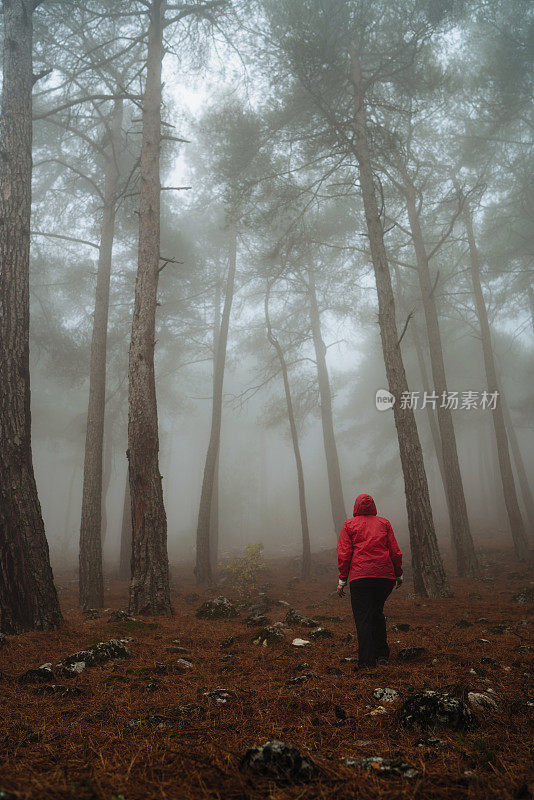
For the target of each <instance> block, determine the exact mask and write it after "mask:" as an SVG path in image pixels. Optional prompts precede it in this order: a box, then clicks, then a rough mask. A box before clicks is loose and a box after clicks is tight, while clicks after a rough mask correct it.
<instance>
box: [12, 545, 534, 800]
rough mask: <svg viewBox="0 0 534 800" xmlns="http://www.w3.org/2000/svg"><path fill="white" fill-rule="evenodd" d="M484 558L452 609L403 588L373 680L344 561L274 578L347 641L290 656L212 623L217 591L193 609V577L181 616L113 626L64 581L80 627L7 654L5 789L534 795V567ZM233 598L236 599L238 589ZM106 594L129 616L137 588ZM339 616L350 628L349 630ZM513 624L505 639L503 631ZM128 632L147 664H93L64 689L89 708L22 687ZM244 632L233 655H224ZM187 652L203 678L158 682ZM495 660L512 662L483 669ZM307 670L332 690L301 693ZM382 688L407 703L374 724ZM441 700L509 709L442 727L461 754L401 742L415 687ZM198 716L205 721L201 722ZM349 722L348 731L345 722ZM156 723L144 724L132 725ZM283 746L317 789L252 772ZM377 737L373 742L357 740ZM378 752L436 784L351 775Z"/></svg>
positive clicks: (57, 793)
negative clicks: (247, 762)
mask: <svg viewBox="0 0 534 800" xmlns="http://www.w3.org/2000/svg"><path fill="white" fill-rule="evenodd" d="M485 560H486V567H485V571H484V578H483V580H477V581H472V580H468V579H452V585H453V589H454V598H452V599H449V600H422V599H420V598H416V597H414V596H413V594H412V591H413V589H412V585H411V581H410V580H407V581H406V582H405V585H404V586H403V587H402V589H400V590H398V591H397V590H396V591H394V592H393V594H392V596H391V598H390V600H389V601H388V604H387V607H386V611H387V620H388V632H389V641H390V646H391V650H392V658H391V661H390V663H389V664H388V665H387V666H382V667H377V668H376V669H374V670H366V671H365V672H363V673H362V672H359V673H354V672H353V664H351V663H347V662H343V661H342V659H343V658H344V657H348V656H354V655H356V645H355V644H350V643H344V642H343V641H342V638H343V637H345V636H346V634H347V633H349V632H354V624H353V621H352V617H351V613H350V605H349V601H348V599H347V598H345V599H343V600H340V599H339V598H337V597H335V596H332V591H333V589H334V588H335V583H336V571H335V561H334V559H333V554H332V553H323V554H321V556H319V557H317V559H316V561H317V562H318V563H317V564H316V574H317V577H316V578H315V579H314V580H313V581H311V582H309V583H302V582H291V577H292V575H293V573H292V571H291V567H290V565H288V564H287V563H285V564H284V563H281V562H280V563H274V562H271V563H270V564H269V568H268V571H267V574H266V575H265V577H264V578H263V579H262V580H264V581H265V582H266V583H268V584H270V585H269V587H268V589H267V592H268V595H269V596H270V597H271V598H272V599H273V600H275V601H276V600H279V599H281V600H285V601H287V602H289V603H290V605H291V606H292V607H295V608H297V609H299V610H301V611H303V612H304V613H306V614H308V615H309V616H312V617H315V618H317V617H319V619H320V621H321V624H322V625H324V626H326V627H328V628H329V629H331V630H332V632H333V634H334V636H333V638H330V639H324V640H319V641H316V642H313V643H312V644H311V645H309V646H307V647H305V648H301V649H297V648H294V647H292V646H291V641H292V639H293V637H302V638H308V636H307V634H309V630H308V631H307V630H306V629H305V628H297V627H296V626H295V627H293V628H292V630H291V633H290V634H287V636H286V641H285V643H282V644H280V645H277V646H274V647H269V648H264V647H261V646H258V645H255V644H253V643H252V638H253V635H254V631H253V629H251V628H249V627H247V626H246V625H245V622H244V617H245V615H242V616H241V618H238V619H234V620H222V621H204V620H198V619H197V618H196V616H195V610H196V608H197V606H198V605H199V604H200V602H201V601H202V600H204V599H205V593H204V592H200V593H199V594H200V599H199V600H197V601H193V600H192V599H191V598H189V599H187V597H186V596H187V595H188V594H189V593H192V592H197V591H198V590H197V589H196V587H195V585H194V582H193V579H192V576H191V568H190V567H189V566H188V567H187V568H186V567H182V568H176V569H174V570H173V583H174V586H175V587H177V589H176V590H174V591H173V604H174V611H175V613H174V616H173V617H172V618H169V619H161V618H158V619H151V618H145V619H143V620H142V621H140V622H138V623H111V622H108V617H109V613H102V614H101V615H100V617H99V618H98V619H89V620H87V619H85V618H84V616H83V615H82V614H81V613H80V612H79V611H78V609H77V608H76V597H77V587H76V583H75V582H74V581H73V580H72V579H73V577H74V576H73V575H67V574H65V575H61V574H59V575H58V576H57V582H58V584H59V586H60V593H61V601H62V608H63V610H64V613H65V619H66V624H65V626H64V627H63V629H62V630H60V631H58V632H55V633H30V634H26V635H23V636H18V637H15V636H13V637H10V638H9V641H8V642H7V644H6V645H5V646H4V647H3V648H2V650H0V671H1V672H0V797H2V794H1V791H2V790H3V791H4V792H12V793H14V795H15V797H20V798H35V800H38V799H42V798H84V800H89V799H92V800H112V798H124V800H135V799H136V798H186V797H187V798H195V800H196V799H197V798H234V799H235V800H238V798H239V799H241V798H248V797H251V798H254V797H269V798H277V799H278V798H295V799H296V798H327V797H328V798H331V797H333V798H354V797H359V798H362V800H366V799H367V798H375V797H380V798H396V797H410V798H412V797H413V798H426V797H433V798H443V799H444V798H464V797H465V798H472V800H478V799H480V800H482V798H498V799H499V800H507V799H508V798H510V799H511V798H518V799H519V800H521V799H524V800H526V799H527V798H531V797H532V796H533V795H534V777H533V771H532V740H533V735H534V724H533V722H534V715H533V711H534V705H533V704H534V683H533V672H534V666H533V658H534V653H533V652H532V651H528V650H526V649H525V647H524V645H528V644H530V645H532V644H533V642H532V635H531V629H532V611H533V607H532V605H528V604H519V603H517V602H516V601H514V600H513V599H512V597H513V595H514V594H515V593H516V592H517V591H518V590H519V589H520V588H522V587H524V586H528V585H530V586H532V583H530V584H529V581H530V582H531V581H532V572H531V569H530V568H529V567H528V566H527V565H519V564H517V563H514V562H513V561H512V558H511V556H510V554H509V553H505V552H501V551H499V550H497V549H492V550H488V551H486V559H485ZM178 589H179V591H178ZM218 593H224V594H227V595H228V596H230V597H231V591H229V590H226V591H223V590H219V591H217V592H215V594H218ZM106 597H107V601H106V602H107V604H108V606H109V608H110V609H117V608H124V607H125V605H126V586H125V584H124V583H120V582H118V581H112V582H111V583H109V584H108V590H107V595H106ZM286 611H287V608H284V607H282V606H279V605H274V606H273V607H272V609H271V610H270V611H269V614H268V615H269V617H271V618H272V619H273V621H278V620H283V619H284V616H285V613H286ZM339 616H342V617H343V618H344V619H343V620H342V621H337V620H336V619H335V618H336V617H339ZM328 617H333V618H334V619H327V618H328ZM321 618H323V619H321ZM480 618H487V619H488V620H489V623H488V622H477V620H478V619H480ZM395 623H408V624H409V626H410V627H409V630H407V631H397V630H395V629H394V628H393V625H394V624H395ZM458 623H460V625H459V626H458ZM502 623H504V632H499V631H500V630H501V629H500V628H499V627H497V628H494V627H493V626H495V625H497V626H498V625H499V624H502ZM120 636H131V637H133V641H132V642H131V644H130V645H129V648H130V652H131V656H130V658H128V659H126V660H116V661H112V662H109V663H107V664H103V665H100V666H93V667H90V668H88V669H86V670H85V672H83V673H82V674H81V675H79V676H78V677H76V678H60V677H57V678H56V682H58V683H62V684H65V685H68V686H78V687H80V688H81V689H83V690H84V695H83V696H80V697H60V696H37V695H35V694H33V689H34V688H35V687H34V686H25V685H24V686H21V685H20V684H18V683H17V678H18V677H19V676H20V675H21V674H22V673H23V672H24V671H25V670H27V669H29V668H33V667H36V666H38V665H39V664H41V663H43V662H53V663H54V664H55V663H57V662H58V661H60V660H61V659H62V658H64V657H66V656H67V655H69V654H71V653H73V652H75V651H77V650H79V649H81V648H84V647H86V646H88V645H90V644H92V643H96V642H98V641H102V640H107V639H110V638H112V637H120ZM228 636H233V637H234V639H235V642H234V644H233V645H231V646H230V647H221V642H222V640H223V639H224V638H225V637H228ZM173 639H179V641H180V645H182V646H183V647H185V648H188V649H190V651H191V656H190V657H191V660H192V662H193V664H194V666H193V669H192V670H189V671H188V672H186V673H183V674H169V675H161V674H155V669H156V662H166V663H170V662H172V661H175V660H176V659H178V658H179V657H180V655H181V654H179V653H178V654H175V653H170V652H168V650H167V648H168V647H169V646H170V645H171V640H173ZM481 639H487V640H488V641H487V642H484V641H481ZM412 645H416V646H423V647H425V648H426V649H427V651H428V655H426V656H425V657H423V658H422V659H421V660H419V661H417V662H414V663H403V662H401V661H399V660H398V657H397V653H398V652H399V650H400V649H401V648H404V647H408V646H412ZM518 648H520V649H518ZM488 656H490V657H491V658H493V659H495V660H496V661H498V662H499V663H500V665H501V666H492V665H490V664H488V663H484V662H481V658H483V657H488ZM186 657H187V656H186ZM303 662H305V663H306V664H308V665H309V667H302V666H301V665H302V664H303ZM472 669H475V670H476V671H477V672H478V674H473V672H471V671H470V670H472ZM337 670H340V673H341V674H337ZM303 672H312V673H315V675H316V676H317V677H312V678H310V679H309V680H308V681H307V682H305V683H302V684H298V685H287V682H288V680H289V678H291V677H292V676H295V675H298V674H302V673H303ZM376 687H390V688H394V689H396V690H397V691H398V692H399V694H400V700H399V701H398V702H396V703H393V704H386V703H384V704H383V705H384V706H385V707H387V713H385V714H381V715H376V716H372V715H370V714H369V712H370V711H371V710H372V709H373V708H375V707H376V706H378V705H379V701H377V700H375V699H374V698H373V694H372V692H373V689H375V688H376ZM436 687H449V689H452V690H453V691H454V693H456V694H457V695H458V696H461V697H463V698H464V699H466V698H467V693H468V692H470V691H483V690H485V689H487V688H488V687H490V688H492V689H493V690H494V691H495V692H497V693H498V696H499V698H500V699H499V711H498V712H497V713H493V712H486V713H482V712H480V711H477V712H476V714H477V717H478V720H479V723H480V724H479V725H478V727H477V728H476V729H475V730H473V731H471V732H468V733H459V732H454V731H450V730H447V729H442V730H441V731H437V732H436V735H437V736H439V737H441V738H442V739H445V740H447V742H448V745H449V746H448V748H447V749H445V750H440V749H437V750H436V749H432V748H427V747H419V746H417V744H416V742H417V740H418V739H420V738H421V734H420V733H418V732H416V731H406V730H403V729H401V728H400V727H399V725H398V723H397V720H396V709H397V708H398V707H399V705H400V704H401V703H402V701H403V700H404V699H405V698H406V697H407V696H408V695H409V694H410V693H411V692H412V691H414V690H418V689H423V688H436ZM217 688H225V689H228V690H229V691H230V692H231V693H232V696H231V698H230V700H229V701H228V702H227V703H226V704H224V705H218V704H216V703H214V702H213V701H212V700H210V699H209V698H208V697H207V696H206V695H205V694H204V693H205V692H209V691H212V690H214V689H217ZM529 703H530V705H529ZM188 705H194V706H199V707H200V708H198V709H196V712H197V713H195V710H193V711H191V709H186V710H185V711H184V709H183V708H182V707H183V706H188ZM336 706H337V707H338V709H337V713H336V710H335V707H336ZM339 709H343V710H344V711H345V712H346V714H347V718H346V719H344V720H343V719H339V716H340V711H339ZM150 715H152V717H151V716H150ZM341 716H342V714H341ZM139 719H142V723H141V724H136V723H131V721H132V720H139ZM129 723H130V724H129ZM272 739H281V740H282V741H284V742H286V743H287V744H290V745H294V746H296V747H298V748H299V749H300V750H301V752H302V753H303V754H304V755H305V756H307V757H309V758H310V759H311V760H312V761H313V762H314V764H315V765H316V767H317V776H316V778H315V779H314V780H313V781H312V782H311V783H309V784H302V785H278V784H276V783H274V782H273V781H269V780H265V779H260V778H257V777H251V776H249V775H247V774H243V773H241V772H240V771H239V769H238V765H239V761H240V758H241V756H242V755H243V753H244V752H245V750H246V749H247V748H248V747H253V746H258V745H262V744H264V743H265V742H266V741H268V740H272ZM361 740H364V741H370V742H371V744H367V745H362V744H357V741H361ZM377 755H380V756H385V757H391V756H393V757H395V758H397V757H398V758H402V759H403V760H404V761H406V762H409V763H410V764H411V765H413V766H414V767H415V768H416V769H417V770H418V771H419V776H418V777H416V778H412V779H407V778H403V777H395V776H391V777H387V776H385V775H380V774H378V773H375V772H371V773H368V772H365V771H362V770H361V769H359V768H354V767H352V768H349V767H345V766H343V765H342V764H341V759H342V758H344V757H349V756H355V757H361V756H377ZM466 772H467V774H465V773H466Z"/></svg>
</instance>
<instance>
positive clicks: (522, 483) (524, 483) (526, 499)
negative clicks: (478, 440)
mask: <svg viewBox="0 0 534 800" xmlns="http://www.w3.org/2000/svg"><path fill="white" fill-rule="evenodd" d="M501 403H502V408H503V411H504V421H505V424H506V431H507V433H508V440H509V442H510V447H511V450H512V455H513V457H514V464H515V469H516V472H517V479H518V481H519V487H520V489H521V496H522V497H523V504H524V506H525V511H526V512H527V519H528V524H529V528H530V535H531V537H532V533H533V532H534V499H533V497H532V491H531V489H530V484H529V482H528V476H527V471H526V469H525V462H524V461H523V456H522V455H521V448H520V447H519V441H518V439H517V433H516V432H515V428H514V423H513V420H512V416H511V414H510V409H509V408H508V403H507V402H506V397H505V395H504V393H503V392H502V391H501Z"/></svg>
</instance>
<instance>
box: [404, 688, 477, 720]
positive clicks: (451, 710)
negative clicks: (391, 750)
mask: <svg viewBox="0 0 534 800" xmlns="http://www.w3.org/2000/svg"><path fill="white" fill-rule="evenodd" d="M398 717H399V722H400V724H401V725H403V726H404V727H406V728H416V729H419V730H428V729H431V728H435V727H437V726H445V727H448V728H452V729H453V730H467V729H469V728H473V727H475V725H476V719H475V716H474V714H473V712H472V711H471V709H470V708H468V706H466V704H465V703H464V701H463V700H462V699H461V698H459V697H455V696H454V695H452V694H451V693H450V692H447V691H441V690H437V689H424V690H423V691H421V692H414V694H412V695H410V696H409V697H408V698H407V699H406V700H405V701H404V703H403V704H402V706H401V708H400V709H399V712H398Z"/></svg>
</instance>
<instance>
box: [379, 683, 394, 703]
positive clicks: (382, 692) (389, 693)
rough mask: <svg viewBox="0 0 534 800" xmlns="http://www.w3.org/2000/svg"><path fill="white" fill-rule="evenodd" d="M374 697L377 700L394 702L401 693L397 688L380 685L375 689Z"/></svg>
mask: <svg viewBox="0 0 534 800" xmlns="http://www.w3.org/2000/svg"><path fill="white" fill-rule="evenodd" d="M373 697H374V698H375V699H376V700H381V701H382V702H383V703H394V702H395V700H397V699H398V697H399V693H398V692H397V691H396V690H395V689H388V687H387V686H386V687H384V688H382V687H381V686H379V687H378V688H377V689H374V691H373Z"/></svg>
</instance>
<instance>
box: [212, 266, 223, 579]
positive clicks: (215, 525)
mask: <svg viewBox="0 0 534 800" xmlns="http://www.w3.org/2000/svg"><path fill="white" fill-rule="evenodd" d="M220 331H221V284H220V281H219V280H218V281H217V285H216V287H215V318H214V321H213V392H214V393H215V374H216V372H217V363H216V361H217V346H218V342H219V334H220ZM218 558H219V453H218V452H217V461H216V462H215V475H214V476H213V493H212V496H211V509H210V563H211V569H212V572H213V571H214V570H215V569H216V567H217V561H218Z"/></svg>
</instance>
